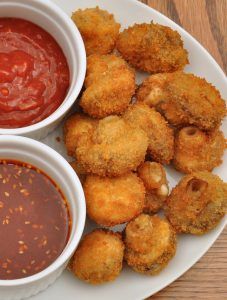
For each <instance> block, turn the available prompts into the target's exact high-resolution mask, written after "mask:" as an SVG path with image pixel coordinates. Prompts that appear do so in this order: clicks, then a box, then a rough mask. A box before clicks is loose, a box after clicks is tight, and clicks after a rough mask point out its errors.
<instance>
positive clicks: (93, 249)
mask: <svg viewBox="0 0 227 300" xmlns="http://www.w3.org/2000/svg"><path fill="white" fill-rule="evenodd" d="M123 255H124V244H123V242H122V238H121V235H120V234H119V233H114V232H112V231H109V230H103V229H95V230H94V231H92V232H91V233H89V234H87V235H85V236H84V237H83V239H82V241H81V242H80V244H79V246H78V248H77V250H76V252H75V254H74V256H73V258H72V260H71V263H70V269H71V270H72V272H73V273H74V274H75V275H76V276H77V277H78V278H79V279H81V280H84V281H86V282H88V283H92V284H101V283H105V282H108V281H112V280H114V279H116V277H117V276H118V275H119V274H120V272H121V270H122V261H123Z"/></svg>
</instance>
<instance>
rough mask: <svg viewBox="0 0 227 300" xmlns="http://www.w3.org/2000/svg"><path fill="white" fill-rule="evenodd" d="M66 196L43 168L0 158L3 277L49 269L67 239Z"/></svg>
mask: <svg viewBox="0 0 227 300" xmlns="http://www.w3.org/2000/svg"><path fill="white" fill-rule="evenodd" d="M69 232H70V218H69V210H68V206H67V202H66V199H65V198H64V196H63V194H62V192H61V191H60V189H59V188H58V186H57V185H56V184H55V183H54V182H53V181H52V179H50V178H49V177H48V176H47V175H46V174H45V173H44V172H42V171H41V170H39V169H37V168H35V167H33V166H31V165H29V164H26V163H23V162H18V161H10V160H0V243H1V247H0V279H1V280H5V279H19V278H23V277H27V276H30V275H33V274H36V273H38V272H40V271H42V270H43V269H45V268H47V267H48V266H49V265H50V264H51V263H52V262H53V261H55V260H56V258H57V257H58V256H59V255H60V254H61V252H62V251H63V249H64V247H65V246H66V243H67V241H68V237H69Z"/></svg>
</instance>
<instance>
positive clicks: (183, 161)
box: [173, 126, 226, 173]
mask: <svg viewBox="0 0 227 300" xmlns="http://www.w3.org/2000/svg"><path fill="white" fill-rule="evenodd" d="M225 148H226V141H225V138H224V135H223V133H222V132H221V131H220V130H214V131H212V132H204V131H202V130H199V129H198V128H197V127H194V126H190V127H185V128H183V129H181V130H180V131H179V132H178V134H177V135H176V138H175V151H174V160H173V163H174V166H175V168H176V169H177V170H179V171H181V172H183V173H192V172H195V171H212V169H213V168H215V167H217V166H218V165H220V164H221V163H222V155H223V154H224V150H225Z"/></svg>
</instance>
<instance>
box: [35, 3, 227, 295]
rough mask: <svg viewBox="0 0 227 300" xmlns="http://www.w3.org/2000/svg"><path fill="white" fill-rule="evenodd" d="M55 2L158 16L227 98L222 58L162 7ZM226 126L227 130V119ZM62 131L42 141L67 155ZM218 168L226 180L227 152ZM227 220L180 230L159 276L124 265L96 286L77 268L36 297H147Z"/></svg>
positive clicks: (126, 19) (131, 19) (120, 14)
mask: <svg viewBox="0 0 227 300" xmlns="http://www.w3.org/2000/svg"><path fill="white" fill-rule="evenodd" d="M54 2H55V3H57V4H58V5H59V6H60V7H61V8H62V9H63V10H65V11H66V13H67V14H69V15H71V13H72V11H74V10H76V9H78V8H86V7H94V6H96V5H99V6H100V7H101V8H104V9H107V10H108V11H109V12H112V13H113V14H114V15H115V18H116V20H117V21H118V22H120V23H121V24H122V27H127V26H128V25H131V24H134V23H135V22H136V23H142V22H150V21H151V20H153V21H154V22H158V23H161V24H164V25H167V26H170V27H172V28H173V29H176V30H178V32H179V33H180V34H181V36H182V38H183V40H184V45H185V47H186V49H187V50H188V52H189V59H190V65H189V66H187V67H186V71H187V72H193V73H195V74H197V75H200V76H202V77H205V78H206V79H207V80H208V81H209V82H212V83H213V84H214V85H215V86H216V87H217V88H218V89H219V90H220V92H221V94H222V96H223V98H225V99H227V91H226V86H227V80H226V78H225V75H224V73H223V71H222V70H221V68H220V67H219V66H218V64H217V63H216V62H215V61H214V59H213V58H212V57H211V56H210V54H208V52H207V51H206V50H205V49H204V48H203V47H202V46H201V45H200V44H199V43H198V42H197V41H196V40H195V39H194V38H192V37H191V36H190V35H189V34H188V33H187V32H185V31H184V30H183V29H182V28H181V27H179V26H178V25H176V24H175V23H174V22H172V21H171V20H169V19H168V18H166V17H165V16H163V15H161V14H160V13H158V12H157V11H155V10H153V9H151V8H149V7H148V6H145V5H143V4H141V3H139V2H137V1H135V0H75V1H73V0H54ZM144 76H145V74H139V75H138V78H137V80H138V81H141V79H142V78H143V77H144ZM222 128H223V130H225V131H227V130H226V129H227V122H226V121H225V122H224V124H223V127H222ZM57 136H62V132H61V128H58V129H57V130H56V131H55V132H54V133H52V134H51V135H49V136H48V137H47V138H46V139H45V140H44V141H43V142H44V143H46V144H48V145H50V146H51V147H53V148H54V149H56V150H57V151H59V152H60V153H61V154H62V155H63V156H64V157H66V158H67V156H66V153H65V149H64V145H63V143H62V139H61V142H60V143H59V142H57V141H56V137H57ZM68 159H69V158H68ZM215 173H216V174H218V175H219V176H220V177H222V178H223V179H224V180H225V181H227V156H226V155H225V159H224V163H223V164H222V166H220V167H219V168H216V169H215ZM180 176H181V175H180V174H179V173H177V172H176V171H174V170H173V169H171V168H168V179H169V182H170V186H171V187H173V186H174V185H175V184H176V182H177V181H178V180H179V178H180ZM226 223H227V218H225V219H223V220H222V222H221V223H220V224H219V225H218V227H217V228H215V229H214V230H213V231H212V232H210V233H208V234H206V235H204V236H202V237H197V236H192V235H181V236H178V249H177V253H176V256H175V257H174V259H173V260H172V261H171V262H170V263H169V265H168V267H167V268H166V269H165V270H164V271H163V272H161V274H160V275H158V276H154V277H148V276H145V275H140V274H137V273H134V272H133V271H131V270H129V269H128V268H127V267H125V268H124V270H123V272H122V273H121V275H120V277H119V278H118V279H117V280H116V281H114V282H112V283H108V284H104V285H101V286H91V285H89V284H86V283H83V282H82V281H79V280H77V279H76V278H75V277H74V276H73V275H72V274H70V273H69V272H68V271H65V272H64V273H63V275H62V276H61V277H60V278H59V279H58V280H57V281H56V283H55V284H54V285H52V286H51V287H49V288H48V290H46V291H44V292H43V293H41V294H39V295H37V296H35V297H33V298H32V299H33V300H49V299H54V300H62V299H67V300H75V299H80V300H81V299H83V300H87V299H92V300H96V299H97V300H100V299H108V300H116V299H118V300H123V299H124V300H125V299H130V300H134V299H144V298H145V297H148V296H150V295H152V294H154V293H156V292H158V291H160V290H161V289H163V288H164V287H165V286H167V285H168V284H170V283H171V282H173V281H174V280H176V279H177V278H178V277H179V276H181V275H182V274H183V273H184V272H185V271H187V270H188V269H189V268H190V267H191V266H193V264H194V263H195V262H196V261H197V260H199V259H200V257H201V256H202V255H204V253H205V252H206V251H207V250H208V249H209V248H210V247H211V245H212V244H213V242H214V241H215V240H216V239H217V237H218V236H219V234H220V233H221V232H222V230H223V228H224V226H225V224H226ZM92 226H94V224H91V223H89V224H87V226H86V231H90V230H91V228H92ZM220 280H221V278H220Z"/></svg>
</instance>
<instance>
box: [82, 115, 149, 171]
mask: <svg viewBox="0 0 227 300" xmlns="http://www.w3.org/2000/svg"><path fill="white" fill-rule="evenodd" d="M147 147H148V138H147V135H146V133H145V132H144V131H143V130H141V129H140V128H137V127H136V128H134V127H132V126H130V125H129V124H128V123H127V122H126V121H125V120H123V119H122V118H120V117H117V116H109V117H106V118H104V119H102V120H100V121H99V122H98V125H97V126H96V128H95V129H94V131H93V132H91V133H90V134H89V136H84V138H82V139H80V145H78V147H77V148H76V158H77V161H78V162H79V163H80V164H81V165H82V167H83V168H84V169H85V170H86V172H87V173H92V174H96V175H99V176H109V177H111V176H120V175H122V174H124V173H127V172H129V171H131V170H136V168H137V167H138V166H139V165H140V164H141V162H142V161H144V158H145V154H146V151H147Z"/></svg>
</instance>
